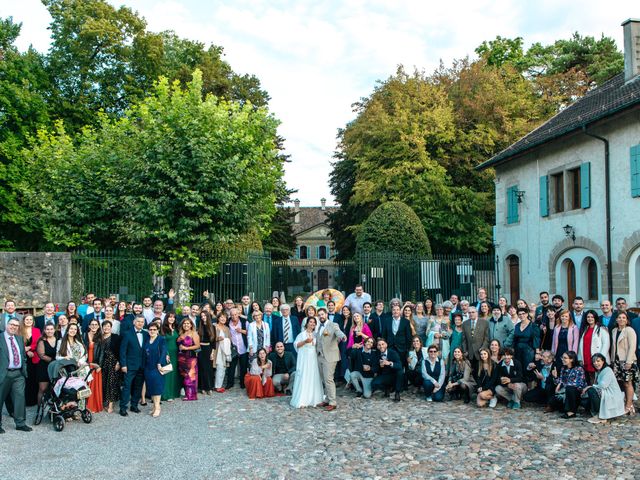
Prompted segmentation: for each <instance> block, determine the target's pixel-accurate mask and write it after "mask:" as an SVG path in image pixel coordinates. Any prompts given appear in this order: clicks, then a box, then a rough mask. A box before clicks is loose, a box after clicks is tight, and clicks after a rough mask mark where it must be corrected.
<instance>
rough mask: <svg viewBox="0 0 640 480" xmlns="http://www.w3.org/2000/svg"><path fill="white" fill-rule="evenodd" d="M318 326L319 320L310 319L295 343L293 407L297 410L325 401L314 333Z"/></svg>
mask: <svg viewBox="0 0 640 480" xmlns="http://www.w3.org/2000/svg"><path fill="white" fill-rule="evenodd" d="M316 324H317V320H316V319H315V318H314V317H310V318H309V319H308V321H307V325H306V328H305V330H304V331H302V332H300V334H299V335H298V336H297V337H296V341H295V343H294V346H295V349H296V351H297V352H298V363H297V364H296V380H295V382H294V383H293V395H292V396H291V406H292V407H295V408H300V407H315V406H316V405H318V404H319V403H322V400H323V399H324V391H323V390H322V380H321V379H320V371H319V370H318V354H317V353H316V338H315V333H314V332H315V329H316Z"/></svg>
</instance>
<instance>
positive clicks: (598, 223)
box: [478, 20, 640, 307]
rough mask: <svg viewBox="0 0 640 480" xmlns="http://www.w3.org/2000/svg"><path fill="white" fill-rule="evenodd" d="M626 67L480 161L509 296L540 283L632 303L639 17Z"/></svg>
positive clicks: (638, 262) (636, 296)
mask: <svg viewBox="0 0 640 480" xmlns="http://www.w3.org/2000/svg"><path fill="white" fill-rule="evenodd" d="M623 27H624V50H625V51H624V58H625V71H624V73H621V74H619V75H617V76H615V77H613V78H612V79H610V80H609V81H608V82H606V83H605V84H603V85H602V86H600V87H599V88H597V89H594V90H593V91H591V92H589V93H588V94H587V95H585V96H584V97H583V98H581V99H579V100H578V101H576V102H575V103H573V104H572V105H570V106H569V107H567V108H566V109H564V110H562V111H561V112H560V113H558V114H557V115H556V116H554V117H553V118H551V119H550V120H549V121H547V122H546V123H545V124H543V125H542V126H540V127H539V128H537V129H535V130H533V131H532V132H530V133H529V134H528V135H526V136H525V137H523V138H522V139H520V140H518V141H517V142H516V143H514V144H513V145H511V146H509V147H508V148H506V149H505V150H503V151H502V152H500V153H498V154H497V155H495V156H494V157H493V158H491V159H489V160H488V161H486V162H484V163H483V164H482V165H480V166H479V167H478V168H479V169H486V168H490V167H492V168H494V169H495V172H496V179H495V192H496V226H495V244H496V254H497V255H498V256H499V259H500V261H501V262H503V263H502V265H503V268H502V269H501V270H502V272H501V273H502V274H503V278H502V279H501V281H502V284H503V286H504V291H505V293H507V296H508V297H510V298H509V300H511V301H512V302H514V301H515V300H516V299H517V298H519V297H523V298H527V299H537V297H538V292H539V291H540V290H549V292H551V293H552V294H553V293H560V294H562V295H563V296H564V297H565V298H566V299H568V300H569V301H572V299H573V298H574V297H575V296H581V297H583V298H584V299H585V302H586V304H587V306H588V307H597V306H598V305H599V302H600V301H601V300H602V299H605V298H612V297H613V298H614V299H615V297H617V296H624V297H626V298H627V299H628V300H629V304H630V306H638V305H639V304H640V64H639V62H640V20H627V21H626V22H624V23H623Z"/></svg>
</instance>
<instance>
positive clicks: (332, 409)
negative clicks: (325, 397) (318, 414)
mask: <svg viewBox="0 0 640 480" xmlns="http://www.w3.org/2000/svg"><path fill="white" fill-rule="evenodd" d="M336 408H338V407H337V406H336V405H327V406H326V407H325V410H326V411H327V412H332V411H334V410H335V409H336Z"/></svg>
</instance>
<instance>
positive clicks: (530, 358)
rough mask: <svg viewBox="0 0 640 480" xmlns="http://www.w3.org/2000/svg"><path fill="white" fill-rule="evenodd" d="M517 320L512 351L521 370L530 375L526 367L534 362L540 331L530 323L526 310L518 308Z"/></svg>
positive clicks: (538, 345)
mask: <svg viewBox="0 0 640 480" xmlns="http://www.w3.org/2000/svg"><path fill="white" fill-rule="evenodd" d="M518 318H519V319H520V321H519V322H518V323H517V324H516V325H515V327H514V330H513V350H514V353H515V358H516V360H518V361H519V362H520V363H521V364H522V370H523V371H524V372H528V373H529V374H530V372H529V371H528V370H527V366H528V365H529V364H530V363H533V362H534V361H535V358H536V351H538V350H539V349H540V329H539V328H538V326H537V325H536V324H535V323H533V322H532V321H531V319H530V318H529V311H528V310H527V309H526V308H518ZM531 379H532V378H527V380H531Z"/></svg>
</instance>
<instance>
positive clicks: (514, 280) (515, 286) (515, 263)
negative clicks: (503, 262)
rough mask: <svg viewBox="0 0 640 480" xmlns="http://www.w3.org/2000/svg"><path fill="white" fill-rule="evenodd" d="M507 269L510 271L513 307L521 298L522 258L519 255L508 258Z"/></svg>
mask: <svg viewBox="0 0 640 480" xmlns="http://www.w3.org/2000/svg"><path fill="white" fill-rule="evenodd" d="M507 267H508V270H509V295H510V296H511V299H510V300H511V305H515V304H516V301H517V300H518V299H519V298H520V258H518V256H517V255H509V256H508V257H507Z"/></svg>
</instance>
